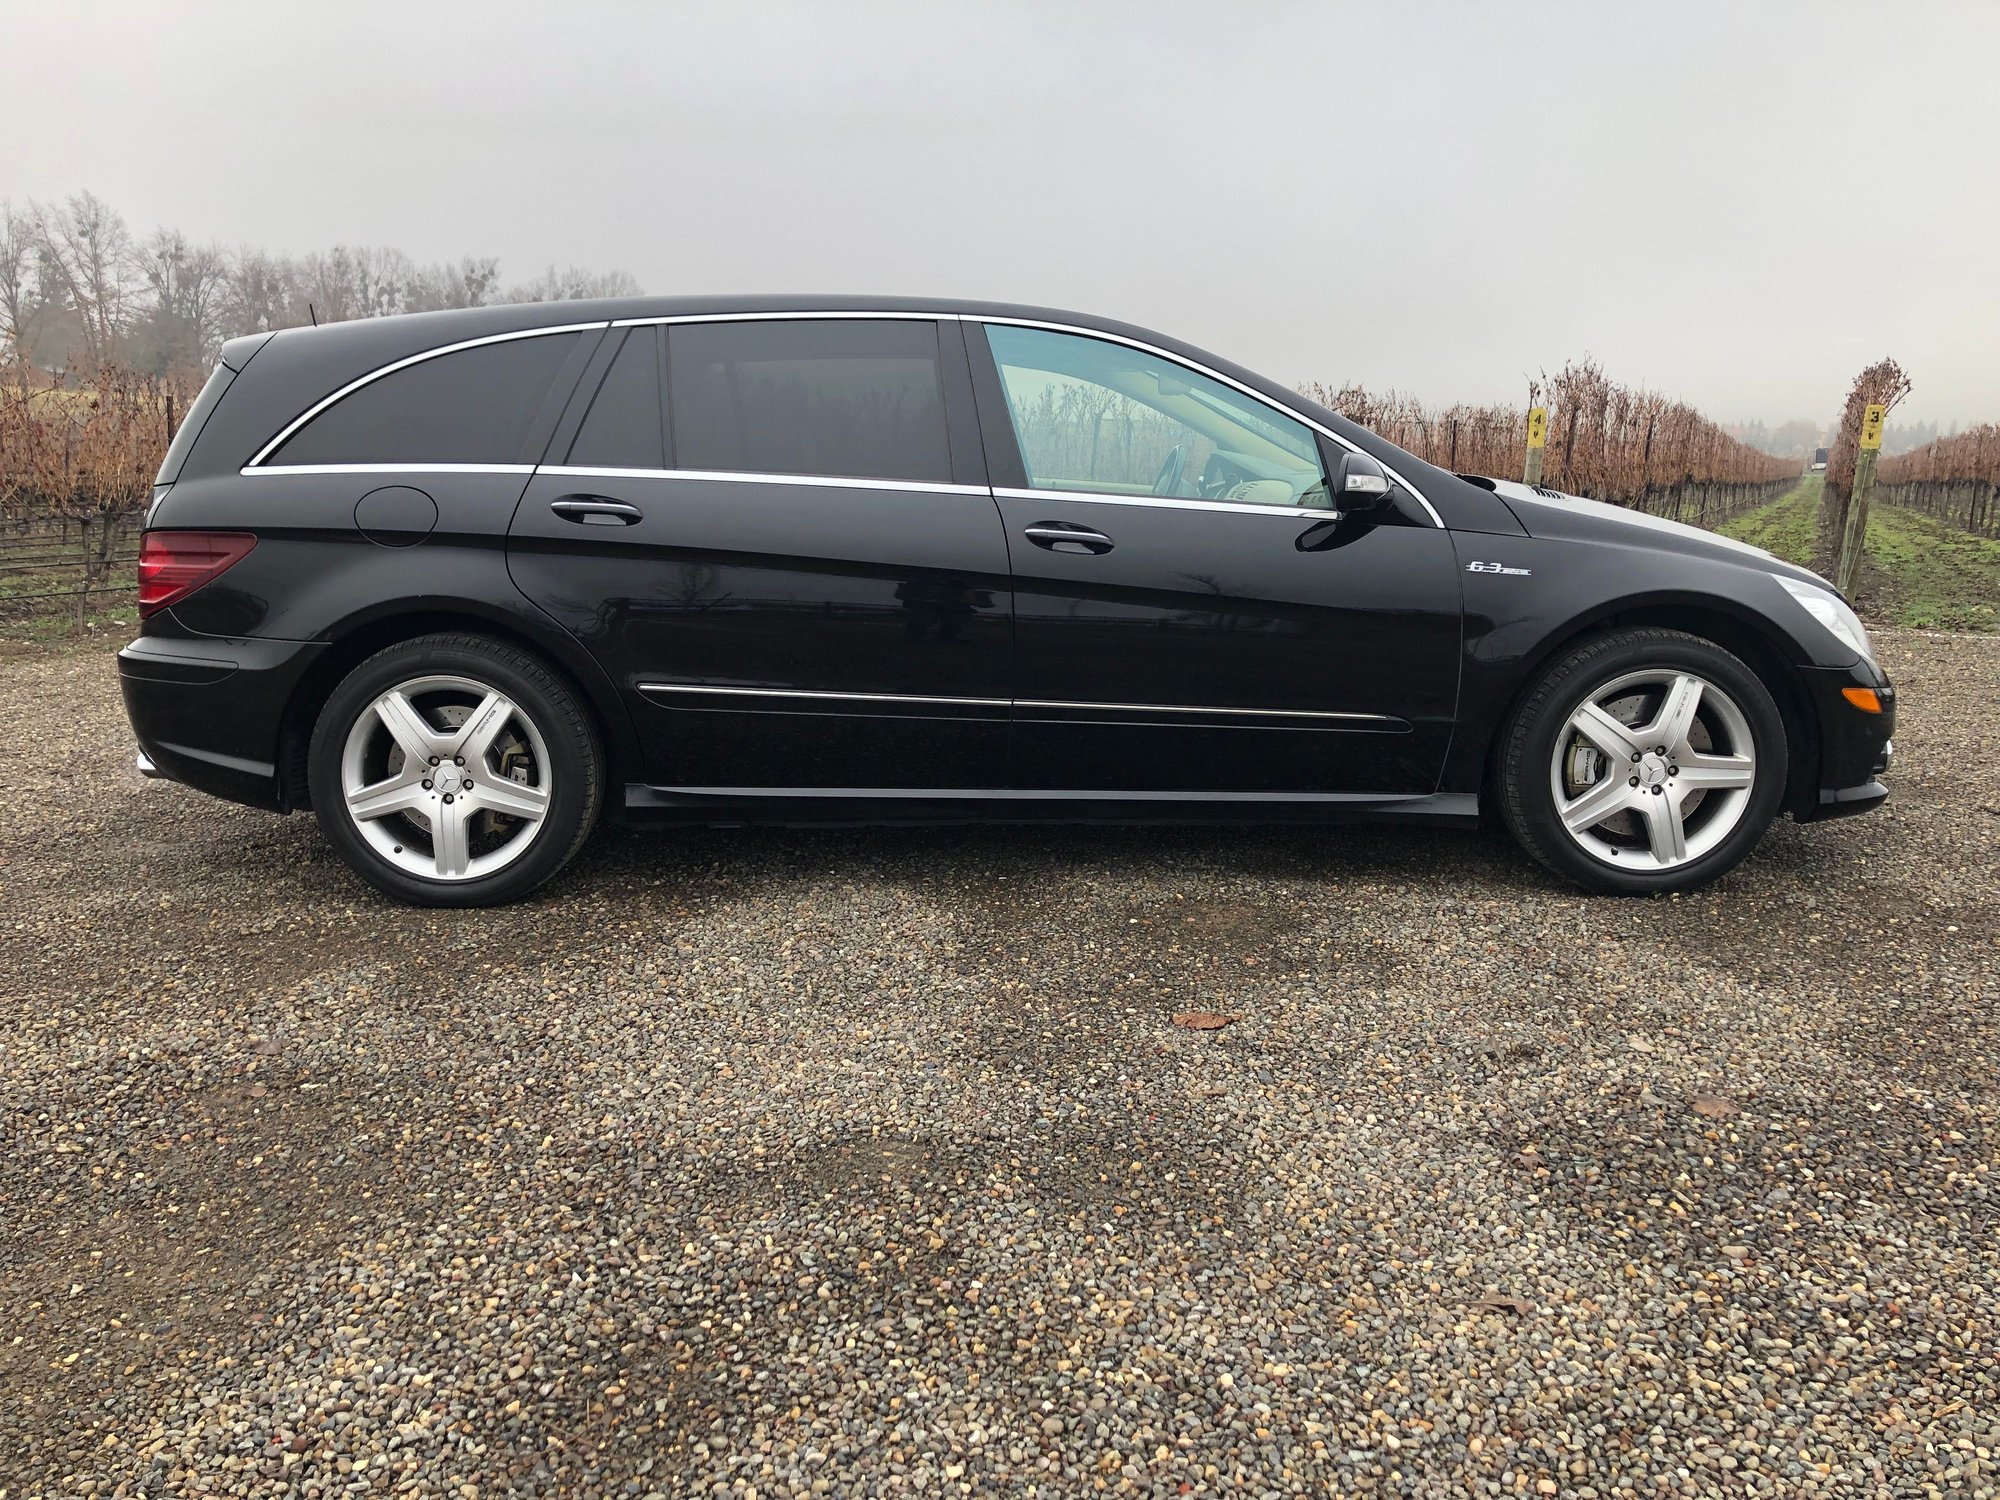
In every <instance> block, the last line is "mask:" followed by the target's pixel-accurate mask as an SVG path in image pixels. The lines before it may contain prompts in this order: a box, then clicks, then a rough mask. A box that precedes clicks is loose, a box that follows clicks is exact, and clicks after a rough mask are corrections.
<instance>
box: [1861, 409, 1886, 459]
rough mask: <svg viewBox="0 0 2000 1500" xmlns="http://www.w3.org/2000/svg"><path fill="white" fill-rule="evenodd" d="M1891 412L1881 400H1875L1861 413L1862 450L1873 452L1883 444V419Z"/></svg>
mask: <svg viewBox="0 0 2000 1500" xmlns="http://www.w3.org/2000/svg"><path fill="white" fill-rule="evenodd" d="M1888 414H1889V408H1888V407H1886V406H1884V405H1882V403H1881V402H1879V401H1877V402H1873V403H1871V404H1870V406H1869V408H1868V410H1866V411H1865V412H1863V413H1862V414H1861V451H1862V452H1863V453H1873V452H1875V451H1876V449H1878V448H1880V447H1881V446H1882V419H1883V418H1884V417H1885V416H1887V415H1888Z"/></svg>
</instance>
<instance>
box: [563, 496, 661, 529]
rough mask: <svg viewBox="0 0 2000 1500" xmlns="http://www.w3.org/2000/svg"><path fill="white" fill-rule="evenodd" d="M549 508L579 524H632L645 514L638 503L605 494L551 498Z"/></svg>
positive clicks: (566, 519)
mask: <svg viewBox="0 0 2000 1500" xmlns="http://www.w3.org/2000/svg"><path fill="white" fill-rule="evenodd" d="M549 509H550V510H552V511H554V512H555V513H556V514H557V515H559V516H561V517H562V518H563V519H564V520H565V521H574V522H576V524H577V525H579V526H631V525H633V524H635V523H636V522H638V521H639V520H640V518H641V517H642V516H643V514H644V512H642V511H641V510H640V509H639V507H638V506H636V505H627V504H626V503H625V502H624V501H623V500H609V499H606V498H605V497H604V496H603V495H565V496H563V497H562V499H560V500H551V501H550V502H549Z"/></svg>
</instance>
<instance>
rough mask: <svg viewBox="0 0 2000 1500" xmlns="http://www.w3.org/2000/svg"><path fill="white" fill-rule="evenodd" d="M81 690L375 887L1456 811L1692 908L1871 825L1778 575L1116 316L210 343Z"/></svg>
mask: <svg viewBox="0 0 2000 1500" xmlns="http://www.w3.org/2000/svg"><path fill="white" fill-rule="evenodd" d="M139 571H140V610H141V615H142V624H141V628H140V633H139V636H138V638H137V639H135V640H134V641H133V642H132V643H131V644H130V645H129V646H127V647H126V648H125V649H124V651H123V652H121V653H120V656H119V670H120V677H121V682H122V685H123V690H124V695H125V702H126V707H127V712H128V713H129V715H130V718H131V722H132V726H133V729H134V731H135V733H136V735H137V737H138V741H139V746H140V751H141V753H140V757H139V765H140V768H141V769H142V770H143V771H146V772H147V773H148V774H149V775H154V776H159V777H165V778H169V779H171V780H174V781H179V782H183V783H185V784H187V785H188V786H191V787H195V788H199V789H201V790H203V791H206V792H210V793H213V794H214V795H216V796H219V797H224V798H229V799H231V800H234V801H238V802H243V803H249V804H251V805H254V806H258V807H263V808H270V809H273V810H276V811H280V812H290V811H292V810H295V809H304V808H310V809H312V810H313V812H314V813H315V814H316V816H317V817H318V819H319V822H320V824H321V826H322V827H323V828H324V830H325V832H326V835H327V837H328V838H329V839H330V840H331V841H332V842H333V844H334V845H335V847H336V848H337V849H338V850H339V851H340V853H341V854H342V856H343V857H344V858H345V859H346V860H347V861H348V862H349V863H350V864H351V865H352V866H353V868H354V869H355V870H356V871H357V872H359V874H360V875H361V876H362V877H363V878H365V879H366V880H368V881H369V882H371V883H372V884H373V885H375V886H376V887H377V888H379V889H380V890H382V891H384V892H386V893H388V894H390V895H392V896H395V897H398V898H400V899H402V900H405V901H411V902H418V903H426V904H433V905H458V906H469V905H480V904H488V903H493V902H499V901H506V900H510V899H513V898H516V897H518V896H520V895H522V894H524V893H525V892H527V891H529V890H531V889H533V888H534V887H535V886H537V885H539V884H540V883H541V882H543V881H545V880H547V879H548V878H549V877H550V876H551V875H553V874H554V873H555V872H556V871H557V870H559V869H561V868H562V866H563V865H564V864H565V863H566V862H567V861H568V860H569V859H570V858H571V857H572V856H573V855H574V854H575V853H576V852H577V850H578V849H579V848H580V847H581V846H582V844H583V842H584V841H585V839H586V838H587V836H588V835H589V833H590V831H591V829H592V827H593V826H594V824H595V823H596V821H597V819H598V818H599V816H600V815H606V816H610V817H612V818H614V819H617V820H620V821H624V822H629V823H655V822H657V823H673V822H683V823H686V822H694V823H744V822H766V821H770V822H784V823H804V822H841V823H868V822H886V821H897V820H920V821H964V820H1011V819H1029V820H1056V821H1076V820H1092V821H1098V820H1146V821H1163V820H1200V819H1226V820H1233V821H1265V822H1268V821H1299V820H1307V821H1325V822H1335V821H1342V820H1356V819H1366V820H1392V819H1408V820H1429V821H1432V822H1438V823H1443V824H1447V825H1471V824H1475V823H1477V822H1479V821H1480V820H1481V818H1482V817H1485V816H1491V817H1497V818H1498V819H1500V820H1501V821H1503V822H1504V823H1505V825H1506V826H1507V827H1508V828H1509V829H1510V830H1511V831H1512V833H1513V834H1514V835H1515V837H1516V838H1517V839H1518V840H1519V841H1520V843H1521V844H1522V845H1523V847H1524V848H1526V850H1527V851H1528V852H1529V853H1530V854H1531V855H1533V856H1534V857H1535V858H1536V859H1538V860H1539V861H1540V862H1541V863H1543V864H1544V865H1546V866H1547V867H1548V868H1549V869H1551V870H1552V871H1554V872H1556V873H1558V874H1560V875H1562V876H1564V877H1566V878H1568V879H1570V880H1572V881H1575V882H1577V883H1579V884H1581V885H1583V886H1585V887H1588V888H1592V889H1596V890H1603V891H1617V892H1634V893H1643V892H1655V891H1668V890H1681V889H1686V888H1689V887H1692V886H1696V885H1699V884H1701V883H1702V882H1705V881H1707V880H1710V879H1713V878H1714V877H1716V876H1718V875H1720V874H1722V873H1724V872H1725V871H1727V870H1729V869H1730V868H1731V867H1733V866H1734V865H1735V864H1737V863H1738V862H1739V861H1740V860H1741V859H1742V858H1743V857H1744V856H1745V855H1746V854H1747V853H1748V852H1749V850H1750V849H1751V848H1752V847H1753V846H1754V844H1755V843H1756V842H1757V840H1758V839H1759V838H1760V837H1761V836H1762V833H1763V831H1764V830H1765V828H1766V827H1767V826H1768V825H1769V823H1770V822H1771V820H1772V819H1773V818H1774V817H1776V816H1777V815H1779V814H1780V813H1789V814H1790V815H1791V816H1792V817H1793V818H1794V819H1797V820H1799V821H1808V820H1812V819H1817V818H1826V817H1834V816H1839V815H1842V814H1847V813H1856V812H1862V811H1866V810H1868V809H1869V808H1872V807H1875V806H1877V805H1879V804H1880V803H1881V802H1882V800H1883V799H1884V798H1885V797H1886V796H1887V795H1888V793H1887V790H1886V788H1885V787H1884V786H1883V785H1882V783H1881V781H1880V780H1879V777H1880V776H1881V774H1882V773H1883V772H1884V771H1885V770H1886V769H1887V766H1888V764H1889V758H1890V734H1891V731H1892V729H1893V724H1894V716H1895V698H1894V691H1893V689H1892V687H1891V685H1890V683H1889V679H1888V677H1887V676H1886V675H1885V674H1884V672H1883V671H1882V669H1881V667H1880V666H1879V665H1878V664H1877V662H1876V660H1875V657H1874V652H1873V649H1872V647H1871V645H1870V642H1869V640H1868V636H1867V634H1866V632H1865V631H1864V630H1863V628H1862V626H1861V624H1860V622H1859V621H1858V620H1857V619H1856V618H1855V616H1854V614H1853V611H1852V610H1851V609H1850V608H1849V607H1848V605H1847V603H1846V602H1845V601H1844V600H1842V599H1841V597H1840V596H1839V595H1838V594H1837V593H1836V592H1835V591H1834V590H1833V589H1832V588H1831V587H1829V586H1828V585H1827V584H1826V582H1825V581H1824V580H1822V579H1820V578H1818V577H1817V576H1815V575H1814V574H1812V573H1809V572H1807V571H1805V570H1803V569H1800V568H1797V567H1793V566H1791V565H1789V564H1787V563H1784V562H1781V561H1779V560H1778V559H1777V558H1775V557H1773V556H1771V555H1770V554H1768V553H1765V552H1762V551H1760V550H1758V549H1755V548H1751V547H1746V546H1743V545H1741V544H1739V543H1735V542H1731V541H1728V540H1725V539H1723V538H1720V537H1717V536H1714V535H1711V534H1709V533H1706V532H1702V531H1698V530H1695V529H1693V528H1690V527H1685V526H1680V525H1677V524H1674V523H1671V522H1666V521H1661V520H1656V519H1652V518H1649V517H1645V516H1641V515H1637V514H1634V513H1632V512H1628V511H1624V510H1620V509H1618V508H1615V507H1612V506H1607V505H1601V504H1598V503H1595V502H1593V501H1590V500H1586V499H1580V498H1577V497H1574V496H1568V495H1562V494H1558V493H1556V492H1554V491H1550V490H1543V489H1530V488H1528V487H1526V486H1523V485H1518V484H1512V483H1507V482H1501V481H1495V480H1490V479H1481V478H1477V477H1468V476H1460V475H1455V474H1451V473H1447V472H1445V471H1444V470H1442V469H1438V468H1435V467H1433V466H1432V465H1430V464H1427V463H1424V462H1423V461H1421V460H1420V459H1418V458H1416V457H1414V456H1413V455H1411V454H1408V453H1405V452H1403V451H1402V450H1400V449H1398V448H1396V447H1395V446H1393V445H1392V444H1389V443H1387V442H1384V441H1383V440H1382V439H1380V438H1379V437H1376V436H1375V435H1373V434H1372V433H1369V432H1367V431H1366V430H1364V429H1362V428H1360V427H1357V426H1355V425H1354V424H1353V423H1350V422H1348V421H1346V420H1345V419H1343V418H1341V417H1339V416H1337V415H1336V414H1334V413H1333V412H1331V411H1328V410H1326V409H1325V408H1323V407H1320V406H1318V405H1316V404H1315V403H1313V402H1312V401H1309V400H1307V399H1305V398H1304V397H1302V396H1300V395H1299V394H1298V393H1296V392H1294V391H1291V390H1288V389H1286V388H1284V387H1283V386H1280V385H1278V384H1276V383H1274V382H1272V381H1269V380H1265V379H1263V378H1261V377H1259V376H1257V375H1254V374H1252V373H1250V372H1249V371H1247V370H1244V369H1241V368H1238V367H1237V366H1235V365H1232V364H1230V363H1229V362H1227V361H1225V360H1222V359H1218V358H1216V357H1214V356H1212V355H1209V354H1205V353H1202V352H1201V351H1199V350H1197V349H1193V348H1191V347H1189V346H1187V345H1185V344H1182V343H1179V342H1177V341H1175V340H1173V339H1170V338H1166V337H1164V336H1162V335H1159V334H1155V333H1150V332H1147V331H1146V330H1143V329H1139V328H1134V327H1130V326H1128V325H1125V324H1121V323H1116V322H1111V321H1108V320H1105V319H1101V318H1094V317H1088V316H1084V315H1080V314H1073V313H1063V312H1056V311H1052V310H1048V309H1041V308H1028V307H1014V306H1002V305H988V304H978V303H969V302H948V301H947V302H937V301H918V300H911V299H880V298H876V299H859V298H791V299H773V298H763V299H722V298H703V299H695V298H682V299H627V300H619V301H614V302H573V303H565V304H559V305H553V306H510V307H492V308H477V309H467V310H463V311H455V312H447V313H428V314H422V315H417V316H409V317H398V318H384V319H378V320H370V321H361V322H351V323H340V324H334V325H330V326H326V327H321V328H303V329H287V330H284V331H282V332H278V333H268V334H259V335H255V336H252V337H248V338H242V339H237V340H234V341H232V342H231V343H230V344H228V345H227V346H226V347H225V348H224V350H223V353H222V358H221V363H220V365H219V366H218V367H217V368H216V370H215V372H214V374H213V376H212V377H211V378H210V380H209V382H208V384H207V385H206V386H205V387H204V389H203V391H202V393H201V396H200V398H199V399H198V400H197V401H196V402H195V403H194V404H193V405H192V406H191V408H190V409H189V411H188V414H187V416H186V418H185V420H184V421H183V422H182V424H181V427H180V429H179V431H178V433H177V434H176V436H175V438H174V442H173V445H172V448H171V449H170V451H169V452H168V454H167V456H166V460H165V462H164V463H163V465H162V467H161V470H160V473H159V477H158V480H157V483H156V485H155V488H154V493H153V500H152V504H151V507H150V509H149V511H148V513H147V517H146V525H145V531H144V535H143V539H142V552H141V560H140V566H139Z"/></svg>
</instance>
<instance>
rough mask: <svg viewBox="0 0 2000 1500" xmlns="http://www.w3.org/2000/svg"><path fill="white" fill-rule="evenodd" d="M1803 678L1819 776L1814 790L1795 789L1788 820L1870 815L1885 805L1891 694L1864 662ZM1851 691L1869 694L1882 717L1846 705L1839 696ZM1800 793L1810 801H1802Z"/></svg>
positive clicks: (1806, 673)
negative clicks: (1813, 720)
mask: <svg viewBox="0 0 2000 1500" xmlns="http://www.w3.org/2000/svg"><path fill="white" fill-rule="evenodd" d="M1802 675H1803V677H1804V678H1805V682H1806V693H1807V696H1808V697H1809V698H1810V700H1811V702H1812V707H1813V712H1814V713H1815V714H1816V715H1817V717H1818V720H1819V741H1820V755H1819V772H1818V775H1817V777H1816V778H1815V780H1816V785H1815V786H1813V787H1811V788H1809V789H1801V788H1796V787H1795V788H1794V798H1793V802H1792V809H1791V811H1792V817H1793V819H1794V820H1795V821H1797V822H1800V823H1813V822H1818V821H1820V820H1822V819H1825V818H1851V817H1853V816H1855V815H1856V814H1857V813H1865V812H1872V811H1874V810H1875V809H1876V808H1878V807H1880V806H1881V805H1882V804H1883V803H1884V802H1886V801H1888V800H1889V788H1888V787H1887V786H1885V785H1884V784H1883V782H1882V779H1881V778H1882V777H1883V776H1884V775H1885V774H1887V772H1888V770H1889V763H1890V761H1891V760H1892V759H1893V757H1894V748H1893V746H1892V744H1891V740H1890V737H1891V736H1892V735H1893V734H1894V733H1895V730H1896V689H1895V688H1894V687H1893V686H1892V685H1891V684H1890V682H1889V679H1888V677H1887V675H1886V674H1884V673H1883V672H1881V671H1880V670H1879V669H1877V668H1875V667H1872V666H1870V665H1869V664H1868V663H1867V662H1856V663H1855V664H1854V665H1853V666H1852V667H1813V668H1808V669H1806V670H1805V671H1804V672H1803V673H1802ZM1853 687H1865V688H1873V689H1874V690H1875V694H1876V697H1877V699H1878V700H1879V701H1880V703H1881V705H1882V711H1881V712H1880V713H1867V712H1865V711H1863V710H1862V709H1859V708H1856V707H1855V706H1854V705H1853V704H1852V703H1850V702H1848V701H1847V699H1846V698H1844V697H1843V696H1842V695H1841V690H1842V689H1843V688H1853ZM1803 790H1809V791H1810V793H1811V795H1810V796H1806V795H1802V794H1801V792H1802V791H1803Z"/></svg>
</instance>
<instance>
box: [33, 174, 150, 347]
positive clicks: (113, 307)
mask: <svg viewBox="0 0 2000 1500" xmlns="http://www.w3.org/2000/svg"><path fill="white" fill-rule="evenodd" d="M35 223H36V230H37V234H36V239H37V249H38V250H39V251H40V253H41V256H42V262H43V265H44V266H45V268H46V269H47V270H48V271H49V272H50V273H51V275H52V276H53V279H54V280H55V282H56V284H57V285H58V286H59V287H60V288H61V291H62V295H63V297H64V299H65V300H66V301H67V302H68V303H69V305H70V307H71V309H72V310H73V311H74V312H75V313H76V315H77V321H78V327H79V330H80V332H81V334H82V339H83V354H84V364H85V366H86V369H87V371H88V373H90V374H92V375H95V374H96V372H97V371H99V370H101V369H103V368H104V367H105V366H106V365H107V364H109V363H110V362H111V360H112V358H113V356H114V355H115V354H116V353H117V351H118V343H119V340H120V338H121V337H122V336H123V335H124V332H125V327H126V320H127V316H128V312H129V308H128V302H129V295H130V292H131V290H132V284H131V277H132V236H131V234H130V233H129V232H127V230H126V228H125V220H124V219H123V218H122V217H120V216H119V214H118V212H117V210H115V209H113V208H112V207H111V206H110V205H109V204H107V203H105V202H104V201H103V200H102V199H101V198H99V197H98V196H97V195H96V194H95V193H78V194H76V195H75V196H73V197H72V198H70V199H69V200H68V201H67V202H66V203H63V204H61V205H60V206H58V207H55V208H41V209H37V210H36V214H35Z"/></svg>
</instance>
